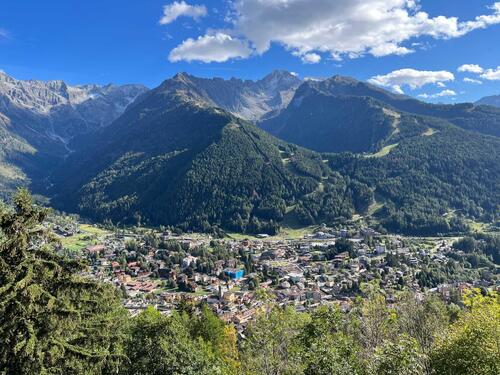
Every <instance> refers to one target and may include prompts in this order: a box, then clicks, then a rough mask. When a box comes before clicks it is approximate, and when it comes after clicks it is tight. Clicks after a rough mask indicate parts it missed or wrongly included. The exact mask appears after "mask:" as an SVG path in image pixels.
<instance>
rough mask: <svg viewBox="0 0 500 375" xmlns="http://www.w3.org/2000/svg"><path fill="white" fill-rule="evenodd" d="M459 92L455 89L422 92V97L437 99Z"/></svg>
mask: <svg viewBox="0 0 500 375" xmlns="http://www.w3.org/2000/svg"><path fill="white" fill-rule="evenodd" d="M456 95H457V93H456V92H455V91H453V90H443V91H441V92H438V93H437V94H420V95H419V97H420V98H424V99H436V98H443V97H446V96H456Z"/></svg>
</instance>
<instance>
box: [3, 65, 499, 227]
mask: <svg viewBox="0 0 500 375" xmlns="http://www.w3.org/2000/svg"><path fill="white" fill-rule="evenodd" d="M7 79H9V78H7ZM10 80H12V81H13V82H17V84H18V85H19V86H20V87H22V88H24V90H25V91H27V92H28V93H29V95H28V94H22V95H21V94H16V95H14V94H13V92H15V91H16V90H12V89H11V90H10V91H9V90H7V91H8V92H10V99H9V100H10V102H11V103H13V104H10V106H11V107H12V106H14V107H15V108H16V110H17V111H20V113H23V115H25V116H32V117H33V118H36V119H40V118H42V119H44V120H43V121H38V122H36V123H35V124H36V126H37V128H36V129H37V131H38V132H39V133H40V137H39V139H38V140H37V139H36V138H37V137H31V138H30V137H27V136H26V134H24V133H22V132H20V131H12V129H11V126H10V125H9V122H10V123H13V122H14V121H13V120H12V119H13V118H14V119H15V120H16V123H18V124H19V125H17V126H18V127H19V126H21V127H22V124H23V122H22V121H19V119H18V117H14V116H13V115H12V110H10V111H5V110H4V107H0V108H1V110H0V116H1V117H0V124H2V122H1V121H4V122H3V124H4V125H2V127H0V129H3V131H4V134H5V135H3V134H2V138H1V139H3V140H4V142H6V143H7V144H9V145H10V148H11V149H14V150H15V152H14V154H15V155H18V158H17V159H16V158H13V157H12V154H6V155H5V156H3V160H4V162H3V163H1V165H2V166H4V165H6V166H7V167H2V168H4V169H3V170H2V169H0V172H2V173H4V174H5V175H7V174H8V173H11V174H12V173H13V172H12V171H16V172H17V171H19V173H24V174H25V175H26V178H27V179H28V178H30V179H31V180H32V182H33V183H32V186H33V188H34V189H35V190H36V191H37V192H38V193H40V194H42V195H45V196H48V197H51V199H52V204H53V205H54V206H56V207H57V208H60V209H63V210H68V211H73V212H79V213H81V214H82V215H84V216H86V217H89V218H91V219H94V220H99V221H105V220H111V221H113V222H115V223H123V224H130V223H137V222H141V223H147V224H150V225H172V226H177V227H180V228H182V229H185V230H189V229H190V230H193V229H194V230H203V231H208V230H214V229H216V228H223V229H226V230H234V231H243V232H254V233H255V232H268V233H274V232H276V231H277V230H278V229H279V226H280V225H283V224H286V225H297V226H301V225H309V224H313V223H322V222H325V223H330V224H331V223H342V222H343V221H345V220H348V219H350V218H351V217H353V215H354V214H360V215H362V216H364V217H365V218H366V219H367V220H370V221H372V222H373V223H375V224H376V225H379V226H380V228H381V229H387V230H391V231H395V232H405V233H415V234H435V233H438V232H449V231H459V230H463V229H464V228H465V219H474V220H478V221H488V222H491V221H496V220H497V218H498V214H499V205H500V197H499V189H498V186H499V182H500V181H499V180H500V169H499V168H500V167H499V165H500V163H499V150H500V140H499V138H498V137H499V136H500V110H499V109H496V108H494V107H491V106H482V105H474V104H457V105H433V104H428V103H424V102H420V101H418V100H416V99H413V98H410V97H407V96H403V95H397V94H393V93H391V92H388V91H386V90H383V89H381V88H379V87H376V86H373V85H370V84H368V83H365V82H361V81H357V80H354V79H352V78H347V77H340V76H334V77H332V78H330V79H326V80H321V81H317V80H304V81H301V80H300V79H299V78H297V77H296V76H295V75H294V74H291V73H288V72H285V71H276V72H273V73H271V74H269V75H268V76H266V77H264V78H263V79H261V80H259V81H248V80H247V81H243V80H239V79H234V78H233V79H230V80H223V79H219V78H213V79H206V78H198V77H194V76H191V75H189V74H186V73H179V74H177V75H176V76H174V77H173V78H171V79H168V80H166V81H164V82H163V83H162V84H161V85H160V86H159V87H157V88H155V89H152V90H147V89H146V88H144V87H142V86H137V85H131V86H117V87H115V86H104V87H101V86H76V87H70V86H67V85H65V84H64V83H63V82H59V81H55V82H46V83H45V85H44V83H41V82H37V81H15V80H13V79H10ZM9 84H10V83H9ZM1 85H2V83H1V82H0V86H1ZM3 86H6V85H5V83H3ZM27 87H29V89H28V88H27ZM40 87H41V88H40ZM18 90H20V89H18ZM4 91H6V90H5V89H4V88H0V92H4ZM2 95H3V94H2ZM6 97H8V96H7V95H6ZM25 97H27V98H29V100H28V99H24V98H25ZM0 100H3V99H0ZM23 100H24V102H23ZM0 103H1V102H0ZM23 103H25V104H23ZM5 108H9V107H5ZM105 108H106V110H104V109H105ZM14 113H15V111H14ZM63 113H67V117H66V116H63V115H62V114H63ZM27 118H30V117H27ZM64 119H66V120H64ZM77 119H79V121H81V122H78V121H77ZM9 137H10V138H9ZM44 143H48V144H49V145H51V146H49V147H46V148H44V147H42V144H44ZM55 145H57V146H58V147H55ZM30 147H31V148H32V149H30ZM34 149H36V150H53V153H52V154H50V156H51V158H48V159H50V162H47V161H46V160H44V158H43V157H42V156H44V154H43V153H41V152H39V151H35V152H34V151H33V150H34ZM46 153H47V152H46ZM20 156H22V157H20ZM23 157H24V159H23ZM30 163H34V165H35V167H36V166H38V165H44V166H45V167H44V169H43V173H40V172H39V173H38V174H37V173H36V171H40V169H36V168H34V169H35V170H33V168H32V164H30ZM37 163H38V164H37ZM5 168H11V169H10V170H9V169H7V172H6V169H5ZM14 181H16V182H19V180H14ZM12 185H13V184H11V186H12ZM2 188H4V189H7V188H8V186H7V185H6V184H4V186H2Z"/></svg>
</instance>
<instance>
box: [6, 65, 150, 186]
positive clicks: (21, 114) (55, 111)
mask: <svg viewBox="0 0 500 375" xmlns="http://www.w3.org/2000/svg"><path fill="white" fill-rule="evenodd" d="M146 91H147V88H146V87H144V86H142V85H125V86H115V85H107V86H99V85H83V86H70V85H67V84H66V83H65V82H63V81H37V80H27V81H23V80H17V79H15V78H12V77H10V76H9V75H7V74H5V73H4V72H1V71H0V145H1V148H2V149H1V151H0V179H2V181H3V183H2V186H0V189H1V190H4V189H3V188H4V187H5V186H3V185H7V184H8V182H9V181H10V182H11V185H16V186H17V185H19V184H22V182H29V181H30V180H31V179H38V177H40V176H42V175H43V172H44V171H45V172H46V168H50V167H51V166H52V165H54V164H56V163H57V162H58V160H60V159H61V158H63V157H65V155H67V154H68V153H70V152H71V149H70V147H69V142H70V141H71V140H72V139H74V138H75V137H76V136H78V135H81V134H85V133H87V132H89V131H93V130H96V129H99V128H102V127H105V126H107V125H109V124H110V123H111V122H113V121H114V120H115V119H116V118H118V117H119V116H120V115H121V114H122V113H123V112H124V111H125V109H126V108H127V107H128V105H129V104H130V103H132V102H133V101H134V100H135V99H136V98H137V97H138V96H139V95H141V94H142V93H144V92H146Z"/></svg>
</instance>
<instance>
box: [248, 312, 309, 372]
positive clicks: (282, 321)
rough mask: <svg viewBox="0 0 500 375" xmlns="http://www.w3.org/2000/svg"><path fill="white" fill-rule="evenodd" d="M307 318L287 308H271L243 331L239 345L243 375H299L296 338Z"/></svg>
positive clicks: (299, 362) (300, 364)
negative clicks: (242, 339) (244, 336)
mask: <svg viewBox="0 0 500 375" xmlns="http://www.w3.org/2000/svg"><path fill="white" fill-rule="evenodd" d="M307 320H308V316H307V315H306V314H300V313H297V312H295V310H294V309H293V308H291V307H289V308H286V309H280V308H278V307H275V308H272V309H271V310H270V311H268V312H267V313H265V314H262V315H261V316H259V317H258V318H257V321H256V322H254V323H252V324H251V325H250V326H249V328H248V329H247V332H246V335H247V338H246V340H245V341H243V342H242V367H243V370H244V373H245V374H248V375H250V374H252V375H253V374H255V375H257V374H259V375H261V374H262V375H275V374H283V375H285V374H286V375H292V374H300V373H301V371H302V367H303V363H302V361H301V356H300V349H301V348H300V345H299V343H298V337H299V333H300V330H301V329H302V328H303V327H304V325H305V324H306V323H307Z"/></svg>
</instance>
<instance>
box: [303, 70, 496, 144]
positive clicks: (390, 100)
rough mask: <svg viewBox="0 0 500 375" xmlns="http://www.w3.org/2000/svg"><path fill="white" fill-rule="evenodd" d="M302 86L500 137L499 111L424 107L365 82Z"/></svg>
mask: <svg viewBox="0 0 500 375" xmlns="http://www.w3.org/2000/svg"><path fill="white" fill-rule="evenodd" d="M303 85H308V86H310V88H311V89H314V90H316V91H319V92H322V93H325V94H328V95H333V96H361V97H370V98H373V99H376V100H378V101H380V102H382V103H384V104H385V105H388V106H390V107H392V108H393V109H395V110H397V111H401V112H406V113H409V114H415V115H420V116H429V117H437V118H440V119H443V120H447V121H449V122H451V123H452V124H454V125H456V126H459V127H461V128H463V129H466V130H471V131H475V132H478V133H483V134H489V135H495V136H500V109H498V108H494V107H489V106H475V105H474V104H472V103H461V104H455V105H449V104H448V105H446V104H430V103H425V102H422V101H420V100H417V99H414V98H411V97H408V96H404V95H399V94H394V93H391V92H389V91H387V90H384V89H382V88H379V87H377V86H374V85H371V84H369V83H366V82H362V81H357V80H355V79H352V78H348V77H341V76H334V77H332V78H330V79H327V80H324V81H307V82H305V83H304V84H303ZM299 90H300V88H299Z"/></svg>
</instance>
